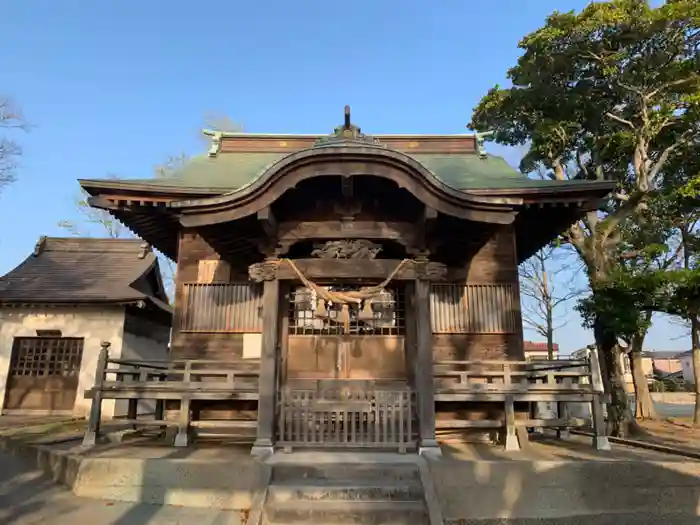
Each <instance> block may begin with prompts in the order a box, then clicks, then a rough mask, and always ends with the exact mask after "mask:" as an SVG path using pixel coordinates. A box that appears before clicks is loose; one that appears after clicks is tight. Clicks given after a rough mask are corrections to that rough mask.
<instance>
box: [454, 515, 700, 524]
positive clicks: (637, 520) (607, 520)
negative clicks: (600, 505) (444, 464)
mask: <svg viewBox="0 0 700 525" xmlns="http://www.w3.org/2000/svg"><path fill="white" fill-rule="evenodd" d="M699 521H700V518H698V517H697V516H688V515H683V514H677V513H672V512H667V513H648V512H645V513H623V514H605V515H600V514H596V515H593V516H573V517H570V518H551V519H513V520H511V519H496V520H454V521H446V522H445V525H662V524H663V525H697V524H698V522H699Z"/></svg>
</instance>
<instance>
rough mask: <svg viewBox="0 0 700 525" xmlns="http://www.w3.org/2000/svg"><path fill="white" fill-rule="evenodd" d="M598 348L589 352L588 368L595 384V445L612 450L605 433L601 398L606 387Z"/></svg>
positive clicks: (593, 407)
mask: <svg viewBox="0 0 700 525" xmlns="http://www.w3.org/2000/svg"><path fill="white" fill-rule="evenodd" d="M599 359H600V358H599V356H598V349H597V348H596V347H595V346H594V347H592V348H590V349H589V352H588V369H589V371H590V372H591V384H592V385H593V392H594V394H593V400H592V401H591V417H592V419H593V446H594V447H595V448H596V450H610V441H609V440H608V436H607V435H606V434H605V418H604V416H603V400H602V399H601V397H602V395H603V393H604V392H605V388H604V387H603V376H602V374H601V372H600V361H599Z"/></svg>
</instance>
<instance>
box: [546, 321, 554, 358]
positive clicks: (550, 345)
mask: <svg viewBox="0 0 700 525" xmlns="http://www.w3.org/2000/svg"><path fill="white" fill-rule="evenodd" d="M547 358H548V359H549V360H550V361H551V360H552V359H554V320H553V315H552V310H551V309H548V310H547Z"/></svg>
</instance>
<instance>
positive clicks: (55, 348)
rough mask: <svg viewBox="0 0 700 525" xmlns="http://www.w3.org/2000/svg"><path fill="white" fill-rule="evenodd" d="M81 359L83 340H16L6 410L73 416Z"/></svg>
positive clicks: (20, 338)
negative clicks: (62, 413) (36, 411)
mask: <svg viewBox="0 0 700 525" xmlns="http://www.w3.org/2000/svg"><path fill="white" fill-rule="evenodd" d="M82 357H83V339H82V338H70V337H57V338H52V337H16V338H15V340H14V344H13V346H12V357H11V360H10V371H9V375H8V378H7V387H6V393H5V409H6V410H42V411H49V412H71V411H72V410H73V404H74V403H75V396H76V393H77V390H78V376H79V374H80V363H81V361H82Z"/></svg>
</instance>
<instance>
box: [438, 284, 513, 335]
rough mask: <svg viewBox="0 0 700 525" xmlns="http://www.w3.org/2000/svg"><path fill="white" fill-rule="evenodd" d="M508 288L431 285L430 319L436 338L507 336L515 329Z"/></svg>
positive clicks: (497, 286) (509, 286)
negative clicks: (444, 336) (446, 336)
mask: <svg viewBox="0 0 700 525" xmlns="http://www.w3.org/2000/svg"><path fill="white" fill-rule="evenodd" d="M516 297H517V296H516V290H515V286H514V285H512V284H468V285H466V286H465V285H463V284H442V283H440V284H433V285H432V289H431V292H430V316H431V324H432V328H433V333H436V334H470V333H472V334H507V333H515V332H516V331H517V329H518V313H517V311H518V307H519V305H518V302H517V299H516Z"/></svg>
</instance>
